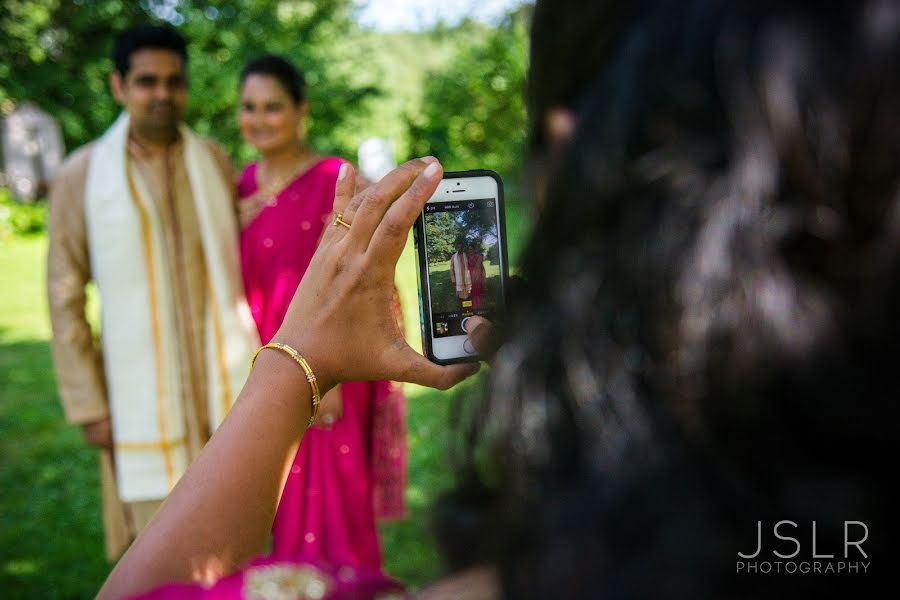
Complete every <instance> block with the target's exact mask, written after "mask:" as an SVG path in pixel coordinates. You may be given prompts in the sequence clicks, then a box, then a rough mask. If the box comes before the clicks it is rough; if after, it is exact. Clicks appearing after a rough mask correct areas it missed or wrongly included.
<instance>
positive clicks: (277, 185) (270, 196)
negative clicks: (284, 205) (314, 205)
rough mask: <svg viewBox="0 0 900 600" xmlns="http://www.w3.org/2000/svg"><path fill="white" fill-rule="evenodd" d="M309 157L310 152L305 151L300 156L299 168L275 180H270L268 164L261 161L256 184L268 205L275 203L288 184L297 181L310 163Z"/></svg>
mask: <svg viewBox="0 0 900 600" xmlns="http://www.w3.org/2000/svg"><path fill="white" fill-rule="evenodd" d="M309 156H310V155H309V153H308V152H306V151H303V153H302V154H301V155H300V159H299V160H298V161H297V166H296V167H295V168H294V169H293V170H292V171H291V172H290V173H288V174H287V175H284V176H281V177H277V178H275V179H274V180H272V179H270V178H269V175H268V173H267V171H268V169H266V163H265V162H263V161H260V163H259V169H257V171H256V183H257V185H258V187H259V191H258V192H257V193H258V194H259V195H260V196H261V197H262V198H264V199H265V202H266V203H267V204H268V203H271V202H272V201H274V200H275V198H276V197H277V196H278V193H279V192H280V191H281V190H283V189H284V188H285V186H287V184H289V183H290V182H292V181H293V180H294V179H296V178H297V176H298V175H299V174H300V172H301V171H303V169H304V168H306V166H307V163H309Z"/></svg>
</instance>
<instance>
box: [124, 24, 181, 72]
mask: <svg viewBox="0 0 900 600" xmlns="http://www.w3.org/2000/svg"><path fill="white" fill-rule="evenodd" d="M144 48H152V49H157V50H169V51H171V52H174V53H175V54H177V55H178V56H180V57H181V60H182V63H183V64H185V65H187V42H186V41H185V39H184V37H183V36H182V35H181V34H180V33H178V31H176V30H175V29H173V28H172V27H169V26H168V25H150V24H143V25H136V26H134V27H130V28H128V29H126V30H125V31H123V32H121V33H120V34H119V35H118V36H117V37H116V41H115V43H114V44H113V49H112V60H113V64H114V65H115V68H116V71H118V72H119V75H121V76H122V77H123V78H124V77H125V76H127V75H128V70H129V69H130V68H131V55H132V54H134V53H135V52H137V51H138V50H142V49H144Z"/></svg>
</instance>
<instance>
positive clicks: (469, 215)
mask: <svg viewBox="0 0 900 600" xmlns="http://www.w3.org/2000/svg"><path fill="white" fill-rule="evenodd" d="M496 204H497V202H496V200H494V199H493V198H483V199H479V200H462V201H457V202H429V203H428V204H426V205H425V255H426V260H427V261H428V280H429V281H428V283H429V291H430V295H431V328H432V334H433V335H434V337H435V338H440V337H446V336H451V335H464V334H465V332H464V331H463V328H462V322H463V320H464V319H465V318H466V317H470V316H472V315H478V316H484V317H486V318H490V315H491V313H492V312H493V310H494V309H495V308H496V307H497V304H498V302H500V299H501V294H500V241H499V239H498V234H497V206H496Z"/></svg>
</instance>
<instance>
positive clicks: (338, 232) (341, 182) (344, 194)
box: [319, 162, 357, 244]
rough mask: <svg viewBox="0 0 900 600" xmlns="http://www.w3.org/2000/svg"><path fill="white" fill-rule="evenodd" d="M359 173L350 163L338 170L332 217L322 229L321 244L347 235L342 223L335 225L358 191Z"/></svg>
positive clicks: (342, 165)
mask: <svg viewBox="0 0 900 600" xmlns="http://www.w3.org/2000/svg"><path fill="white" fill-rule="evenodd" d="M356 180H357V174H356V169H355V168H353V165H351V164H350V163H346V162H345V163H343V164H341V168H340V170H339V171H338V176H337V181H336V182H335V184H334V202H333V204H332V210H333V212H332V215H331V219H330V220H329V221H328V222H327V223H325V229H323V230H322V235H321V237H320V241H319V243H320V244H324V243H326V242H329V241H333V240H334V239H340V238H341V237H342V236H344V235H346V231H343V230H345V229H346V227H342V226H340V225H338V226H335V218H336V217H337V215H340V214H343V213H344V211H346V210H347V206H348V205H349V204H350V201H351V200H352V199H353V196H354V193H355V191H356Z"/></svg>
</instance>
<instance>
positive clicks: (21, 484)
mask: <svg viewBox="0 0 900 600" xmlns="http://www.w3.org/2000/svg"><path fill="white" fill-rule="evenodd" d="M45 252H46V241H45V239H44V238H42V237H30V238H5V239H2V240H0V289H2V290H3V292H2V293H0V590H3V592H2V595H3V597H4V598H88V597H92V596H93V595H94V594H95V593H96V591H97V589H98V588H99V586H100V584H101V583H102V582H103V579H104V578H105V577H106V573H107V571H108V569H109V566H108V565H107V563H106V560H105V559H104V551H103V532H102V527H101V524H100V499H99V489H100V488H99V477H98V471H97V456H96V453H95V452H94V451H93V450H90V449H89V448H88V447H87V446H86V445H85V444H84V442H83V441H82V439H81V435H80V433H79V431H78V430H77V429H75V428H73V427H70V426H68V425H66V423H65V421H64V420H63V415H62V409H61V408H60V405H59V400H58V398H57V395H56V385H55V381H54V378H53V368H52V364H51V361H50V349H49V346H48V344H47V339H48V337H49V332H50V327H49V323H48V319H47V309H46V302H45V295H44V256H45Z"/></svg>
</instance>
